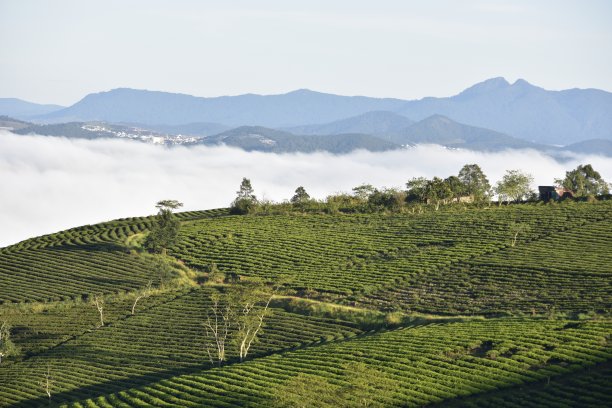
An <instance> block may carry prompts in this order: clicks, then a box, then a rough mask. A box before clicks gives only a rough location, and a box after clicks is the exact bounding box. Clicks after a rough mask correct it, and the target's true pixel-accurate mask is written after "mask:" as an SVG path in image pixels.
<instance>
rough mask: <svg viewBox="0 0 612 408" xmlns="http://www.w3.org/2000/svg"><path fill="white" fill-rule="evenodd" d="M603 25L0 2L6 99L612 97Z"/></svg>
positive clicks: (434, 2) (421, 10)
mask: <svg viewBox="0 0 612 408" xmlns="http://www.w3.org/2000/svg"><path fill="white" fill-rule="evenodd" d="M610 21H612V2H610V1H607V0H589V1H583V0H573V1H567V0H554V1H553V0H540V1H529V0H512V1H510V0H462V1H456V0H428V1H424V0H423V1H414V0H412V1H411V0H377V1H366V0H337V1H329V0H308V1H301V0H295V1H282V0H262V1H257V2H253V1H247V0H243V1H206V0H204V1H195V0H194V1H188V0H175V1H159V0H130V1H124V0H103V1H101V0H89V1H82V0H54V1H47V0H0V97H16V98H21V99H24V100H28V101H32V102H37V103H56V104H62V105H70V104H72V103H74V102H76V101H78V100H79V99H81V98H82V97H83V96H85V95H86V94H88V93H91V92H100V91H104V90H109V89H112V88H117V87H130V88H139V89H150V90H162V91H169V92H181V93H187V94H192V95H197V96H219V95H236V94H243V93H260V94H276V93H284V92H288V91H291V90H295V89H300V88H308V89H312V90H317V91H322V92H330V93H336V94H343V95H357V94H359V95H367V96H378V97H397V98H404V99H416V98H421V97H424V96H449V95H453V94H456V93H458V92H460V91H461V90H463V89H465V88H467V87H469V86H470V85H472V84H474V83H477V82H480V81H482V80H485V79H487V78H491V77H497V76H504V77H506V79H508V80H509V81H510V82H514V80H516V79H518V78H523V79H526V80H527V81H529V82H531V83H533V84H536V85H538V86H542V87H544V88H546V89H567V88H574V87H579V88H600V89H604V90H608V91H612V75H610V72H611V71H612V47H611V46H610V44H612V24H610Z"/></svg>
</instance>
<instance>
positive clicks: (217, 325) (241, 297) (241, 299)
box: [204, 280, 283, 365]
mask: <svg viewBox="0 0 612 408" xmlns="http://www.w3.org/2000/svg"><path fill="white" fill-rule="evenodd" d="M282 284H283V281H281V282H279V283H277V284H276V285H274V286H270V285H266V284H264V283H263V282H261V281H257V280H252V281H247V282H240V283H239V284H237V285H235V286H232V287H231V288H228V290H226V291H225V292H215V293H213V294H212V295H211V305H210V306H209V308H208V310H207V314H206V320H205V321H204V328H205V336H206V344H205V346H206V352H207V354H208V357H209V359H210V361H211V363H214V362H215V361H216V362H217V363H218V364H219V365H221V364H223V362H224V361H225V360H226V350H227V347H226V345H227V342H228V340H230V339H231V340H232V341H233V344H235V345H236V346H237V348H238V355H239V357H240V361H243V360H244V359H246V358H247V357H248V355H249V351H250V349H251V346H252V345H253V344H255V343H256V342H257V340H258V338H259V335H261V333H262V331H263V327H264V324H265V320H266V317H268V316H270V314H271V310H270V302H271V301H272V298H273V296H274V294H275V293H276V292H277V291H278V289H279V288H280V287H281V286H282Z"/></svg>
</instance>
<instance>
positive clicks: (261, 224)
mask: <svg viewBox="0 0 612 408" xmlns="http://www.w3.org/2000/svg"><path fill="white" fill-rule="evenodd" d="M180 217H181V218H182V219H183V220H184V221H185V222H184V228H183V231H182V233H181V240H180V242H179V244H178V245H177V246H176V247H174V248H172V249H171V251H170V253H171V255H174V256H176V257H177V258H178V259H179V260H181V261H184V262H185V263H186V264H187V265H188V266H190V267H192V268H195V269H196V270H197V269H206V267H207V266H208V265H209V264H210V263H211V262H216V263H217V265H218V266H219V268H220V269H221V270H222V271H224V272H237V273H239V274H241V275H247V276H262V277H276V276H281V275H293V276H294V277H295V280H294V282H293V285H294V287H295V288H296V289H298V294H299V293H300V292H299V291H300V290H303V289H305V288H312V289H315V290H316V291H318V293H314V296H316V297H319V298H322V299H332V300H334V301H336V302H340V303H343V304H354V303H361V304H365V305H367V306H368V307H371V308H376V309H381V310H390V309H391V310H393V309H402V310H408V311H415V310H416V311H420V312H424V313H438V314H440V313H441V314H451V315H452V314H459V313H474V314H494V313H500V312H502V313H504V314H514V315H521V314H527V315H531V313H532V312H536V313H537V314H541V313H544V314H545V315H547V316H549V317H550V316H552V315H553V313H552V312H553V311H562V312H570V313H578V312H589V311H597V312H598V313H600V314H602V313H603V314H604V315H605V316H609V311H610V307H611V305H612V290H611V289H610V282H611V280H610V277H611V275H612V270H611V269H610V259H608V258H609V251H607V248H609V247H610V244H611V243H612V236H610V230H611V229H610V221H609V220H610V219H612V203H611V202H600V203H596V204H586V203H567V204H562V205H557V206H544V205H521V206H510V207H501V208H497V207H491V208H486V209H468V210H442V211H439V212H425V213H423V214H401V215H382V214H371V215H289V216H257V217H251V216H227V212H226V211H224V210H216V211H209V212H193V213H182V214H180ZM511 222H525V223H528V224H529V225H531V231H530V232H529V233H528V234H525V235H522V236H519V240H518V243H517V245H516V246H515V247H512V246H511V245H510V241H511V234H510V232H509V230H508V226H509V225H510V223H511ZM149 223H150V218H135V219H127V220H118V221H113V222H109V223H103V224H98V225H94V226H85V227H80V228H75V229H72V230H68V231H65V232H61V233H57V234H51V235H47V236H43V237H39V238H34V239H31V240H27V241H24V242H22V243H19V244H17V245H14V246H11V247H7V248H1V249H0V302H2V303H4V305H2V304H0V318H1V319H6V320H9V321H10V322H12V323H13V326H14V328H15V329H14V339H15V340H16V343H17V344H18V345H19V346H20V347H21V348H22V351H23V353H22V356H21V357H20V358H19V359H16V360H15V359H13V360H9V361H5V362H3V364H2V365H0V383H2V385H3V387H2V388H1V389H0V406H10V405H15V404H16V405H26V406H38V405H40V404H42V403H43V401H45V400H44V398H43V399H41V398H42V394H43V392H42V388H41V387H40V386H39V385H38V382H39V380H40V378H41V374H42V371H43V370H44V369H45V367H46V364H47V363H49V364H50V365H51V366H52V367H53V371H54V379H55V385H54V388H55V389H54V397H53V400H52V401H53V402H54V403H60V402H61V401H73V400H79V399H87V398H90V397H94V396H97V395H102V394H107V393H112V392H116V394H113V395H111V396H108V397H99V398H96V399H95V402H92V401H90V402H89V403H90V404H94V405H96V404H97V405H100V406H105V404H107V405H106V406H108V404H110V405H111V406H118V405H120V401H127V402H128V406H132V405H138V404H139V401H140V402H142V403H143V404H144V405H147V401H148V404H154V405H155V404H157V403H158V402H160V401H166V403H167V404H170V405H173V404H174V405H182V404H185V405H189V404H190V401H191V402H197V403H202V402H203V401H208V399H209V398H213V399H214V401H216V402H215V403H214V404H212V403H210V404H212V405H217V406H224V404H225V403H227V404H228V405H229V406H232V405H236V404H238V402H239V401H252V402H253V403H255V404H263V403H264V402H265V401H268V399H269V398H270V397H271V393H272V391H271V390H270V388H269V384H267V381H268V380H267V378H273V381H272V383H275V384H281V385H282V384H283V383H284V382H285V381H286V380H287V379H288V378H290V377H291V376H292V375H295V373H297V372H298V371H300V370H302V371H303V370H306V371H309V370H310V372H313V373H316V372H318V371H319V370H320V374H321V375H322V376H323V377H326V378H329V379H330V381H335V382H339V383H342V381H343V380H342V378H343V377H342V375H343V374H342V368H341V367H342V365H343V364H344V363H346V362H347V361H365V362H367V363H368V364H370V365H372V366H374V367H380V368H381V369H383V370H387V371H388V373H389V374H390V375H391V376H392V377H393V378H395V379H396V380H397V381H398V384H399V385H398V389H397V391H396V392H394V393H391V395H389V396H388V399H385V398H387V397H384V398H383V399H381V400H380V401H379V402H380V403H382V404H385V405H387V404H392V403H393V404H396V403H397V404H403V403H409V404H417V405H420V404H425V403H435V402H440V401H441V400H442V399H444V398H454V397H456V396H459V395H466V394H470V393H474V392H478V393H480V392H485V394H483V396H482V398H485V399H486V398H493V399H492V400H491V401H495V398H496V397H495V396H496V395H497V393H496V392H493V393H491V392H489V393H486V392H487V391H491V390H495V388H496V387H507V386H508V387H512V386H514V385H516V384H522V383H530V382H532V381H537V380H539V379H543V378H544V377H543V376H544V375H545V376H546V377H548V376H549V375H553V377H554V375H556V374H564V377H563V378H564V380H563V381H566V380H567V381H569V380H571V379H572V378H573V376H572V375H571V372H573V371H576V372H580V370H582V367H583V366H589V365H592V364H595V363H598V362H602V361H603V362H605V361H609V359H610V346H609V338H610V335H611V333H612V330H611V326H610V323H608V322H607V320H605V319H604V320H603V321H601V322H590V323H589V322H587V323H584V324H583V323H579V324H578V326H576V323H575V322H567V321H561V320H558V321H555V320H541V319H539V320H538V319H528V318H524V319H522V320H517V319H507V318H505V319H487V320H484V321H480V322H463V323H436V324H432V325H428V326H423V327H420V328H414V329H409V330H396V331H392V332H376V333H370V334H367V335H363V336H360V335H359V333H360V330H359V329H358V328H357V327H356V326H355V325H354V324H349V323H346V322H343V321H339V322H334V321H331V320H329V319H322V318H317V317H307V316H302V315H297V314H295V313H288V312H286V311H283V310H281V309H276V313H275V315H274V316H275V317H274V318H273V320H271V321H270V324H269V326H268V329H267V330H266V333H265V335H264V338H263V339H262V342H261V343H260V344H258V345H257V346H256V350H255V354H254V355H255V356H257V358H255V359H253V360H252V361H250V362H247V363H243V364H231V365H230V366H226V367H223V368H221V369H212V370H211V369H210V368H209V367H207V364H209V363H206V361H207V357H206V355H205V352H204V351H203V349H202V344H201V339H200V338H199V337H198V336H200V335H201V321H202V311H203V310H205V308H206V302H207V293H208V292H207V291H209V290H210V289H205V288H200V289H198V288H197V287H196V288H194V287H183V288H176V289H172V288H168V289H166V290H165V291H164V292H162V293H158V294H157V295H156V296H153V297H151V298H148V299H144V300H143V301H142V303H141V304H140V306H139V309H140V308H142V309H141V310H139V313H137V314H136V315H135V316H131V315H129V309H130V307H131V302H132V301H133V295H131V294H129V293H127V294H126V291H128V292H129V291H133V290H134V289H137V288H140V287H142V286H143V285H144V284H146V282H147V281H149V280H153V281H154V282H159V277H160V276H161V275H163V273H164V272H168V273H170V274H172V273H175V274H176V273H177V272H180V270H181V268H182V269H185V268H184V267H177V265H176V264H175V265H172V264H171V263H170V265H169V264H168V263H167V262H160V261H159V258H157V257H150V256H145V255H143V254H141V253H139V252H138V251H135V250H131V249H130V248H129V247H127V246H126V242H129V241H131V238H133V237H134V234H137V233H140V232H142V231H145V230H146V229H147V228H148V225H149ZM547 260H549V261H547ZM188 272H189V271H188ZM33 276H35V279H32V277H33ZM92 293H105V294H106V299H107V303H106V308H107V309H106V310H107V311H106V314H107V321H108V322H109V323H110V324H109V325H107V326H105V327H103V328H95V327H96V324H97V314H96V310H95V309H94V308H93V306H91V305H90V304H88V303H87V302H82V301H81V298H82V297H83V296H88V295H91V294H92ZM61 299H76V300H68V301H62V302H59V301H58V300H61ZM40 301H42V302H44V303H37V302H40ZM24 302H29V303H24ZM346 310H349V309H348V308H347V309H346ZM458 333H460V335H457V334H458ZM524 336H527V337H524ZM529 336H531V337H529ZM337 339H341V340H340V341H339V342H338V341H337ZM419 339H420V340H419ZM423 339H428V341H425V340H423ZM487 341H492V342H493V345H494V348H495V347H500V348H502V349H503V350H502V351H501V352H500V353H501V354H502V356H501V357H496V358H489V357H487V356H483V355H481V354H482V353H480V351H479V350H480V349H479V347H481V346H479V345H477V344H476V343H478V344H485V343H483V342H487ZM512 342H515V343H516V342H518V343H517V344H518V346H517V347H511V346H509V345H508V344H509V343H512ZM521 342H522V343H521ZM519 343H520V344H519ZM552 343H554V347H553V348H551V344H552ZM389 344H390V345H391V346H388V345H389ZM486 344H488V343H486ZM298 345H299V347H300V350H297V351H287V350H289V349H291V348H294V347H296V346H298ZM470 347H472V349H470ZM473 347H475V349H474V348H473ZM515 349H516V350H515ZM279 350H285V352H283V353H281V354H277V353H276V352H277V351H279ZM474 350H476V351H474ZM270 353H273V354H270ZM504 353H506V354H508V353H509V354H508V355H507V356H504V355H503V354H504ZM308 367H312V368H308ZM492 367H493V368H492ZM466 370H467V371H466ZM568 372H569V373H570V374H567V373H568ZM439 375H442V377H440V378H438V376H439ZM578 375H582V374H578ZM242 376H246V378H248V382H247V383H246V384H245V383H240V381H239V379H240V378H242ZM432 378H438V379H437V380H435V381H434V383H436V384H437V383H440V384H444V381H449V384H454V386H452V387H454V388H456V390H458V391H449V387H451V386H450V385H448V386H441V388H440V389H437V388H434V387H433V385H432ZM576 378H578V377H576ZM485 379H487V380H485ZM488 379H490V380H491V381H488ZM568 379H569V380H568ZM553 380H554V378H553ZM554 381H556V380H554ZM560 381H561V380H560ZM452 387H451V388H452ZM533 389H537V386H536V388H533ZM121 390H123V391H121ZM461 390H463V391H461ZM529 390H531V388H529V387H526V388H525V391H524V392H525V393H528V392H532V391H529ZM230 391H231V393H230ZM517 392H518V393H522V392H523V391H522V389H521V390H520V391H517ZM500 395H504V394H500ZM525 395H530V394H525ZM226 397H227V398H228V399H227V400H224V398H226ZM474 398H477V397H474ZM478 398H481V397H478ZM158 399H159V400H158ZM474 401H481V400H480V399H477V400H474ZM483 401H484V400H483ZM568 401H569V398H568ZM44 403H45V404H46V401H45V402H44ZM160 403H161V402H160ZM517 405H520V404H517ZM510 406H512V405H510Z"/></svg>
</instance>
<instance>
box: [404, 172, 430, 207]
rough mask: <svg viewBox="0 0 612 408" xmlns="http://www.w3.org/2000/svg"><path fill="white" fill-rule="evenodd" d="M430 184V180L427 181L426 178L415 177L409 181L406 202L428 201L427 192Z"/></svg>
mask: <svg viewBox="0 0 612 408" xmlns="http://www.w3.org/2000/svg"><path fill="white" fill-rule="evenodd" d="M428 183H429V180H427V179H426V178H425V177H413V178H412V179H410V180H408V182H407V183H406V188H407V191H406V201H409V202H410V201H419V202H425V201H427V198H426V197H425V192H426V189H427V184H428Z"/></svg>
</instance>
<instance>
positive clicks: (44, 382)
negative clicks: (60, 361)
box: [40, 365, 53, 399]
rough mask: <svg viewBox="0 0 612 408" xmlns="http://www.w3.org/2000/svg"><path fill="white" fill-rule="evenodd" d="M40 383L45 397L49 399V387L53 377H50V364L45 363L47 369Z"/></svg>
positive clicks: (51, 385)
mask: <svg viewBox="0 0 612 408" xmlns="http://www.w3.org/2000/svg"><path fill="white" fill-rule="evenodd" d="M40 385H41V386H42V388H43V390H44V391H45V394H47V397H49V399H51V388H52V387H53V379H52V378H51V366H49V365H47V371H46V372H45V373H43V378H42V380H41V381H40Z"/></svg>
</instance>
